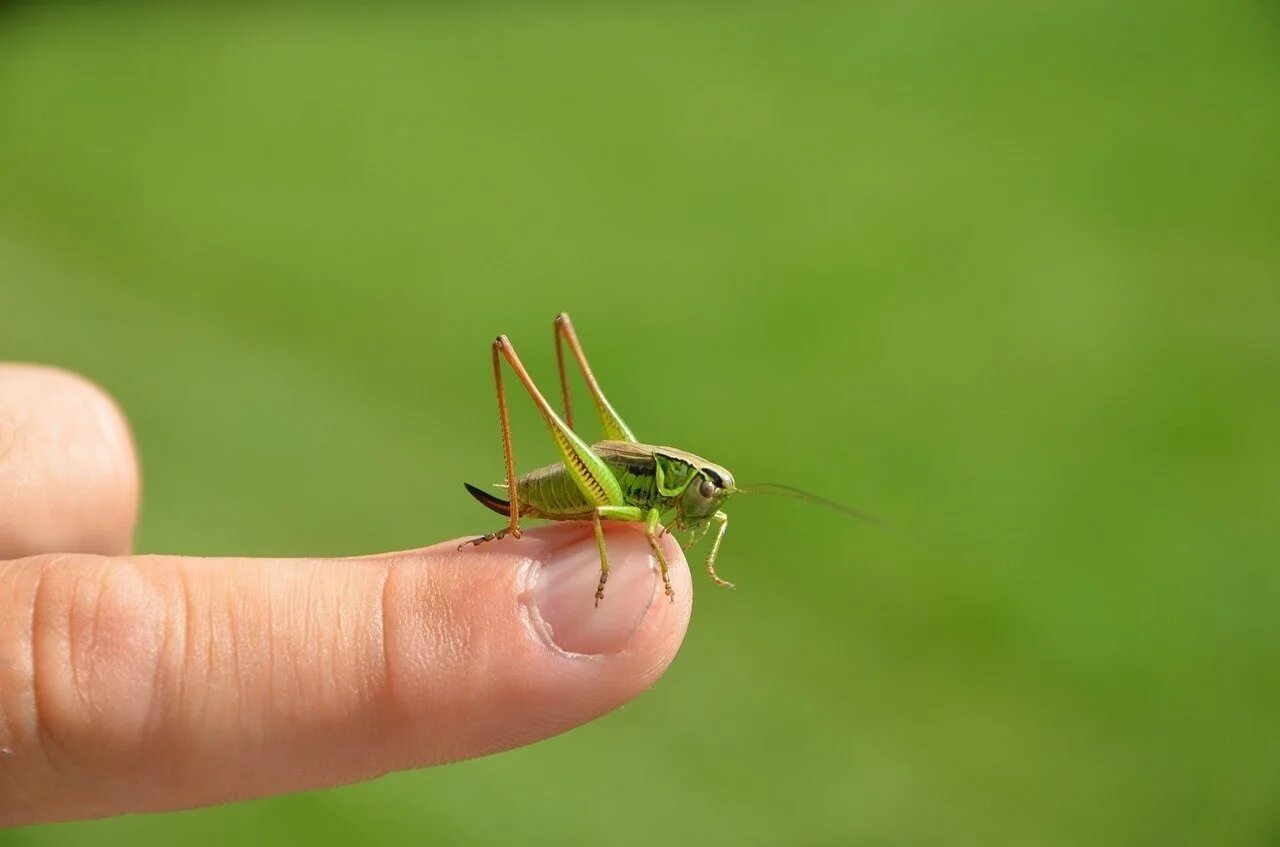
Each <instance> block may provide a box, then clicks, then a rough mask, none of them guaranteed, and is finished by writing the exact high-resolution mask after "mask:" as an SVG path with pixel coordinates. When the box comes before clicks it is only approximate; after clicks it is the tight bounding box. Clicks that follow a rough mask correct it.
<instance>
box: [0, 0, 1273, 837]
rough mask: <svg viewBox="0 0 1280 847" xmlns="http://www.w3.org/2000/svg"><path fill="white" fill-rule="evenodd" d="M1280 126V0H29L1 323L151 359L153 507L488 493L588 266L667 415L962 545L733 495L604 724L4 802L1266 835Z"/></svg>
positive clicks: (206, 823)
mask: <svg viewBox="0 0 1280 847" xmlns="http://www.w3.org/2000/svg"><path fill="white" fill-rule="evenodd" d="M1278 144H1280V15H1278V14H1277V12H1276V8H1275V6H1274V5H1272V4H1269V3H1260V2H1209V0H1205V2H1165V3H1154V2H1153V3H1138V2H1134V3H1112V2H1069V1H1068V0H1063V1H1062V2H1053V0H1046V2H1037V3H1013V2H994V0H993V2H960V3H919V2H913V3H886V2H862V3H803V4H783V3H756V2H749V3H735V4H728V3H716V2H711V1H710V0H704V2H655V3H613V4H592V3H585V2H550V3H539V4H517V3H499V2H474V3H434V4H421V5H420V6H418V7H416V8H415V7H412V6H410V4H391V5H379V6H372V7H365V6H363V5H360V4H346V5H339V4H314V5H304V4H284V3H279V4H264V5H262V6H261V7H260V8H252V4H230V5H228V6H227V7H225V8H218V7H213V6H209V7H205V6H201V5H195V4H190V5H187V4H176V5H174V4H170V5H126V4H116V5H107V4H41V5H36V6H31V7H27V6H16V7H9V8H8V9H7V10H3V11H0V356H2V357H4V358H9V359H21V360H39V361H45V362H51V363H56V364H59V365H63V366H65V367H68V368H72V369H76V370H79V371H82V372H84V373H86V374H88V375H89V376H91V377H92V378H94V379H96V380H98V381H99V382H101V383H102V384H103V385H105V386H106V387H107V388H108V389H109V390H110V391H111V392H113V393H114V394H115V395H116V396H117V397H118V398H119V400H120V401H121V403H122V404H123V406H124V407H125V409H126V410H127V412H128V414H129V416H130V418H131V420H132V422H133V425H134V427H135V429H136V434H137V439H138V442H139V445H140V449H141V453H142V456H143V460H144V462H145V480H146V481H145V488H146V492H145V504H144V515H143V521H142V525H141V529H140V533H139V546H140V548H141V549H143V550H145V551H165V552H187V553H200V554H226V553H243V554H262V555H268V554H273V555H274V554H286V555H287V554H298V555H301V554H348V553H350V554H356V553H366V552H371V551H378V550H385V549H393V548H404V547H410V546H416V545H421V544H425V543H428V542H433V541H437V540H440V539H443V538H447V537H453V536H456V535H461V534H465V533H473V532H478V531H483V530H487V529H491V528H492V524H493V522H492V520H490V518H489V517H486V514H485V513H484V512H482V511H481V510H480V509H479V507H477V506H476V505H475V504H474V503H473V502H471V501H470V500H469V498H467V497H466V496H465V494H464V493H463V491H462V489H461V486H460V482H461V481H462V480H475V481H479V482H485V481H489V480H490V479H494V478H496V477H498V476H499V475H500V473H501V458H500V447H499V444H498V441H497V438H496V426H495V425H494V410H493V401H492V387H491V384H490V375H489V363H488V349H487V345H488V342H489V341H490V340H491V338H492V337H493V336H494V335H495V334H497V333H499V332H506V333H508V334H510V335H511V337H512V338H513V339H514V340H515V342H516V343H517V345H518V346H519V348H520V349H521V351H522V354H523V355H524V357H525V359H526V361H527V362H528V364H529V365H530V367H531V368H532V369H533V371H534V373H535V375H536V376H538V377H540V378H541V379H542V380H544V381H549V380H550V379H551V378H552V376H553V374H554V364H553V361H554V357H553V354H552V350H551V346H550V338H551V333H550V322H551V319H552V317H553V316H554V314H555V313H556V312H557V311H559V310H561V309H568V310H570V311H571V312H572V313H573V315H574V318H575V321H576V323H577V324H578V327H579V330H580V332H581V333H582V335H583V338H584V341H585V343H586V345H587V348H588V351H589V352H590V354H591V356H592V358H593V361H594V363H595V366H596V371H597V373H598V374H599V375H600V377H601V379H602V381H603V382H604V385H605V387H606V389H607V390H608V392H609V396H610V398H611V399H612V400H613V401H614V404H615V405H616V406H617V407H618V408H619V409H620V410H621V411H622V413H623V415H624V416H625V417H626V419H627V420H628V422H629V423H630V424H631V425H632V426H633V428H635V430H636V431H637V433H639V434H640V436H641V437H642V438H646V439H651V440H654V441H658V442H660V443H671V444H676V445H680V446H683V447H686V448H687V449H690V450H693V451H695V452H699V453H702V454H704V455H707V456H708V457H710V458H712V459H713V460H715V461H718V462H721V463H723V464H726V465H728V466H729V467H731V468H733V469H734V471H735V473H736V474H737V475H738V477H739V478H740V479H742V480H744V481H749V480H766V479H767V480H777V481H784V482H792V483H794V484H799V485H803V486H806V487H810V488H813V489H815V490H817V491H819V492H822V493H825V494H829V495H832V496H836V497H839V498H842V499H847V500H850V501H852V502H855V503H857V504H859V505H862V506H864V507H866V508H868V509H870V510H872V511H875V512H879V513H882V514H885V515H887V516H889V517H891V518H893V519H895V520H896V521H897V522H898V523H900V524H903V525H906V526H909V527H912V528H915V529H917V530H920V531H924V532H927V533H930V534H933V535H935V536H937V537H940V538H943V539H945V541H944V542H943V543H942V544H941V545H940V547H939V549H922V548H920V547H918V546H915V545H912V544H911V543H909V542H907V541H905V540H904V539H902V538H900V537H897V536H894V535H892V534H890V533H885V532H881V531H879V530H877V529H875V528H871V527H867V526H863V525H859V524H856V523H852V522H848V521H845V520H843V519H841V518H840V517H839V516H837V515H833V514H831V513H827V512H823V511H821V510H817V509H809V508H806V507H803V506H801V505H799V504H795V503H791V502H789V501H785V500H780V501H770V500H766V499H763V498H758V499H747V498H743V499H742V500H740V501H738V502H735V503H733V504H731V505H732V508H731V510H730V511H731V513H732V515H733V517H734V521H733V527H732V532H731V533H730V535H729V537H728V539H727V542H726V546H725V549H724V551H723V558H722V566H721V571H722V573H724V574H726V575H727V576H729V577H730V578H732V579H735V580H736V581H737V582H738V583H739V590H738V591H737V592H736V593H734V594H730V593H727V592H720V591H715V590H712V588H713V587H712V586H711V585H710V583H709V582H707V581H706V580H705V579H701V578H699V579H697V580H696V581H695V585H696V589H697V603H696V611H695V614H694V619H693V624H692V628H691V630H690V633H689V638H688V641H687V642H686V645H685V649H684V650H683V652H682V653H681V655H680V656H679V658H678V660H677V661H676V663H675V665H674V666H673V667H672V669H671V670H670V672H669V673H668V674H667V675H666V676H665V677H664V678H663V679H662V680H661V681H660V683H659V684H658V685H657V686H656V687H655V688H654V689H653V690H652V691H650V692H649V693H648V694H646V695H645V696H643V697H642V698H640V699H639V700H638V701H637V702H635V703H634V704H633V705H631V706H629V707H627V708H626V709H624V710H621V711H619V712H617V713H615V714H612V715H609V716H608V717H606V718H604V719H602V720H600V721H598V722H596V723H594V724H592V725H591V726H588V727H585V728H583V729H581V730H578V731H575V732H573V733H570V734H568V735H566V736H563V737H561V738H557V739H554V740H551V741H548V742H545V743H542V744H538V745H535V746H533V747H531V748H527V749H524V750H520V751H516V752H513V753H508V754H504V755H500V756H496V757H492V758H488V759H485V760H482V761H475V762H469V763H465V764H461V765H456V766H451V767H448V768H441V769H435V770H428V771H422V772H417V773H407V774H399V775H394V776H390V777H387V778H384V779H380V780H377V781H375V782H372V783H368V784H365V785H359V786H354V787H349V788H342V789H336V790H330V791H318V792H314V793H309V794H304V795H297V796H289V797H281V798H275V799H268V800H261V801H256V802H250V803H243V804H239V805H235V806H231V807H226V808H221V809H209V810H201V811H195V812H187V813H179V814H171V815H160V816H148V817H134V818H125V819H118V820H111V821H101V822H89V823H81V824H74V825H69V826H51V827H41V828H33V829H28V830H22V831H13V832H9V833H2V834H0V842H3V843H4V844H6V845H24V846H25V847H33V846H34V845H77V844H94V845H99V844H101V845H112V844H121V845H124V844H128V845H135V844H140V845H161V844H170V843H181V844H185V845H189V847H198V846H199V845H206V844H207V845H226V844H237V845H244V847H248V845H257V844H273V845H274V844H286V843H295V844H315V845H322V844H344V843H356V842H363V841H364V840H366V839H368V838H369V837H377V838H378V839H382V840H385V841H387V842H394V843H405V844H460V843H470V844H502V845H507V844H512V843H532V844H543V843H546V844H572V843H611V844H623V845H626V844H678V843H691V844H735V845H737V844H800V845H810V844H812V845H818V844H867V845H932V844H958V845H970V844H972V845H989V844H1016V845H1075V844H1088V845H1107V844H1137V843H1143V844H1159V845H1168V844H1280V657H1278V656H1277V651H1278V650H1280V577H1278V573H1280V552H1278V551H1280V437H1278V436H1280V155H1277V150H1278ZM516 425H517V427H518V429H519V432H520V433H521V436H520V441H519V443H518V448H519V450H520V458H521V461H522V463H523V464H524V465H525V466H526V467H532V466H534V465H535V464H541V463H543V462H544V461H547V460H550V458H551V457H552V450H551V448H550V447H549V445H548V444H546V443H545V441H544V439H543V437H542V435H541V431H540V430H539V428H538V425H537V422H536V420H535V418H534V417H533V415H532V413H531V412H530V411H529V410H528V409H527V408H525V409H522V410H521V411H520V413H519V414H518V415H517V418H516Z"/></svg>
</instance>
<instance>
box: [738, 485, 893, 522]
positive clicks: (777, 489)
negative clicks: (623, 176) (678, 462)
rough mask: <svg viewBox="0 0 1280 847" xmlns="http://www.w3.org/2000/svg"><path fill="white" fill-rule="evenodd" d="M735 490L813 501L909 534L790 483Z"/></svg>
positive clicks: (745, 487) (740, 487)
mask: <svg viewBox="0 0 1280 847" xmlns="http://www.w3.org/2000/svg"><path fill="white" fill-rule="evenodd" d="M735 492H737V493H742V494H772V495H774V496H775V497H789V498H791V499H792V500H801V501H803V502H805V503H815V504H817V505H819V506H826V507H827V508H828V509H832V510H834V511H837V512H840V513H842V514H846V515H848V516H849V517H852V518H857V519H858V520H860V521H864V522H866V523H869V524H873V525H875V526H878V527H880V528H881V529H887V530H890V531H891V532H903V533H904V534H909V533H905V532H904V530H901V529H899V528H898V527H896V526H894V525H893V524H891V523H889V522H888V521H886V520H885V519H884V518H879V517H876V516H875V515H873V514H871V513H870V512H864V511H862V510H861V509H855V508H854V507H853V506H846V505H845V504H844V503H837V502H836V501H835V500H828V499H827V498H826V497H819V496H818V495H817V494H812V493H810V492H808V491H804V490H802V489H799V488H796V487H794V486H791V485H783V484H782V483H779V482H761V483H757V484H756V485H747V486H739V487H738V488H736V489H735Z"/></svg>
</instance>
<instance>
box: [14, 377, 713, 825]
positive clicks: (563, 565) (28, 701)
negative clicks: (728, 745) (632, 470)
mask: <svg viewBox="0 0 1280 847" xmlns="http://www.w3.org/2000/svg"><path fill="white" fill-rule="evenodd" d="M245 484H246V485H252V484H253V481H252V480H245ZM337 494H338V497H336V498H335V499H337V500H339V501H340V500H341V498H342V497H343V496H346V497H359V496H360V492H358V491H353V492H337ZM138 497H139V472H138V466H137V458H136V453H135V450H134V446H133V441H132V438H131V436H130V434H129V429H128V426H127V424H126V423H125V420H124V417H123V416H122V415H121V413H120V411H119V409H118V407H117V406H116V404H115V403H114V402H112V400H111V399H110V398H109V397H108V396H107V395H106V394H105V393H104V392H103V391H102V390H101V389H99V388H98V387H96V386H94V385H93V384H91V383H89V382H87V381H86V380H84V379H82V378H80V377H78V376H75V375H72V374H68V373H66V372H63V371H58V370H53V369H48V368H40V367H35V366H29V365H0V559H2V560H0V825H14V824H25V823H37V822H51V821H61V820H70V819H75V818H85V817H99V816H106V815H114V814H120V813H124V812H146V811H159V810H169V809H179V808H186V807H190V806H196V805H207V804H213V803H221V802H227V801H230V800H235V799H241V798H247V797H255V796H262V795H268V794H275V793H280V792H288V791H299V790H304V789H309V788H317V787H322V786H331V785H337V784H341V783H348V782H353V781H357V780H362V779H368V778H371V777H375V776H378V775H380V774H383V773H386V772H388V771H393V770H401V769H407V768H415V767H422V766H426V765H435V764H441V763H445V762H452V761H457V760H460V759H466V758H471V757H475V756H481V755H485V754H487V753H492V752H495V751H498V750H504V749H509V748H512V747H516V746H520V745H523V744H528V743H531V742H534V741H537V740H539V739H542V738H546V737H548V736H551V735H555V734H557V733H560V732H563V731H565V730H567V729H570V728H572V727H574V726H577V725H579V724H582V723H585V722H587V721H589V720H592V719H593V718H596V717H598V716H600V715H603V714H605V713H607V712H609V711H611V710H612V709H614V708H616V707H617V706H619V705H621V704H623V703H625V702H627V701H628V700H630V699H632V698H634V697H635V696H637V695H638V694H640V693H641V692H642V691H644V690H645V689H646V688H648V687H649V685H651V684H652V683H653V682H654V681H655V679H656V678H657V677H658V676H660V675H661V674H662V672H663V671H664V670H665V669H666V667H667V666H668V664H669V663H670V662H671V660H672V659H673V657H674V655H675V653H676V651H677V649H678V648H679V646H680V643H681V641H682V639H683V637H684V633H685V628H686V626H687V624H688V619H689V613H690V605H689V601H688V598H689V597H690V596H691V591H692V587H691V585H690V580H689V574H688V569H687V566H686V565H685V561H684V558H683V555H682V554H681V551H680V549H679V547H678V546H677V545H676V544H674V543H673V542H672V541H671V539H670V538H669V537H667V538H664V539H662V542H661V543H662V544H663V551H664V553H665V556H666V558H667V560H668V562H669V563H670V565H671V579H672V581H674V582H675V583H676V591H677V594H678V596H679V597H680V598H681V599H680V600H679V601H678V602H676V603H674V604H669V603H667V602H655V601H654V598H655V597H656V598H661V597H662V587H661V583H660V581H659V579H658V577H657V574H656V569H655V567H654V558H653V555H652V553H651V551H650V550H649V547H648V542H647V539H646V538H645V535H644V532H643V527H638V526H636V525H634V524H630V525H627V524H613V523H608V522H606V523H605V524H604V530H603V531H604V533H605V534H606V535H607V536H608V541H609V549H610V553H611V560H612V564H613V570H614V572H615V579H614V581H612V582H611V583H610V589H611V594H610V603H609V604H607V608H605V607H602V608H601V609H599V610H596V609H593V608H592V607H591V606H590V604H589V603H582V602H580V600H581V597H582V591H583V590H585V591H587V592H588V593H589V591H590V587H591V586H593V585H594V584H595V581H596V579H597V576H598V567H599V562H598V554H597V553H596V552H595V540H594V538H593V535H592V527H591V526H590V524H582V523H576V524H565V525H555V526H550V527H544V528H539V529H535V530H527V531H525V532H524V533H523V536H524V537H523V539H522V540H521V541H519V542H516V541H515V540H514V539H508V540H500V541H495V542H493V543H491V544H487V545H485V546H484V548H483V549H481V550H467V551H461V552H460V551H458V550H457V549H456V548H457V544H458V540H457V539H455V540H452V541H447V542H442V543H441V544H438V545H436V546H433V547H427V548H423V549H419V550H409V551H404V552H395V553H384V554H378V555H373V556H367V557H362V558H356V559H249V558H224V559H201V558H189V557H182V556H138V555H131V554H130V551H131V547H132V538H133V532H134V524H135V521H136V518H137V514H138ZM317 519H318V520H322V519H326V518H325V517H324V516H317ZM584 548H585V550H586V553H585V554H584V553H583V550H584ZM580 586H581V587H580ZM566 598H572V599H573V600H574V602H568V601H567V599H566ZM580 610H583V611H581V612H580Z"/></svg>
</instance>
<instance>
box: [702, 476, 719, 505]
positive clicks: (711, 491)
mask: <svg viewBox="0 0 1280 847" xmlns="http://www.w3.org/2000/svg"><path fill="white" fill-rule="evenodd" d="M698 493H699V494H701V495H702V496H703V497H706V498H707V499H708V500H710V499H711V498H712V497H714V496H715V495H716V485H715V483H714V482H712V481H711V480H709V479H704V480H703V481H702V484H701V485H699V486H698Z"/></svg>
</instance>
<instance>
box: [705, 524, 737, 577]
mask: <svg viewBox="0 0 1280 847" xmlns="http://www.w3.org/2000/svg"><path fill="white" fill-rule="evenodd" d="M711 520H713V521H715V522H716V523H717V524H719V525H720V528H719V529H717V530H716V540H715V541H713V542H711V554H710V555H708V556H707V573H708V574H710V575H711V579H712V580H714V581H715V584H716V585H723V586H724V587H725V588H733V583H732V582H730V581H729V580H727V579H721V578H720V576H719V575H718V574H717V573H716V554H717V553H719V552H720V542H721V541H723V540H724V534H725V532H726V531H727V530H728V529H729V516H728V515H726V514H725V513H724V512H716V513H715V514H714V515H712V516H711Z"/></svg>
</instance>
